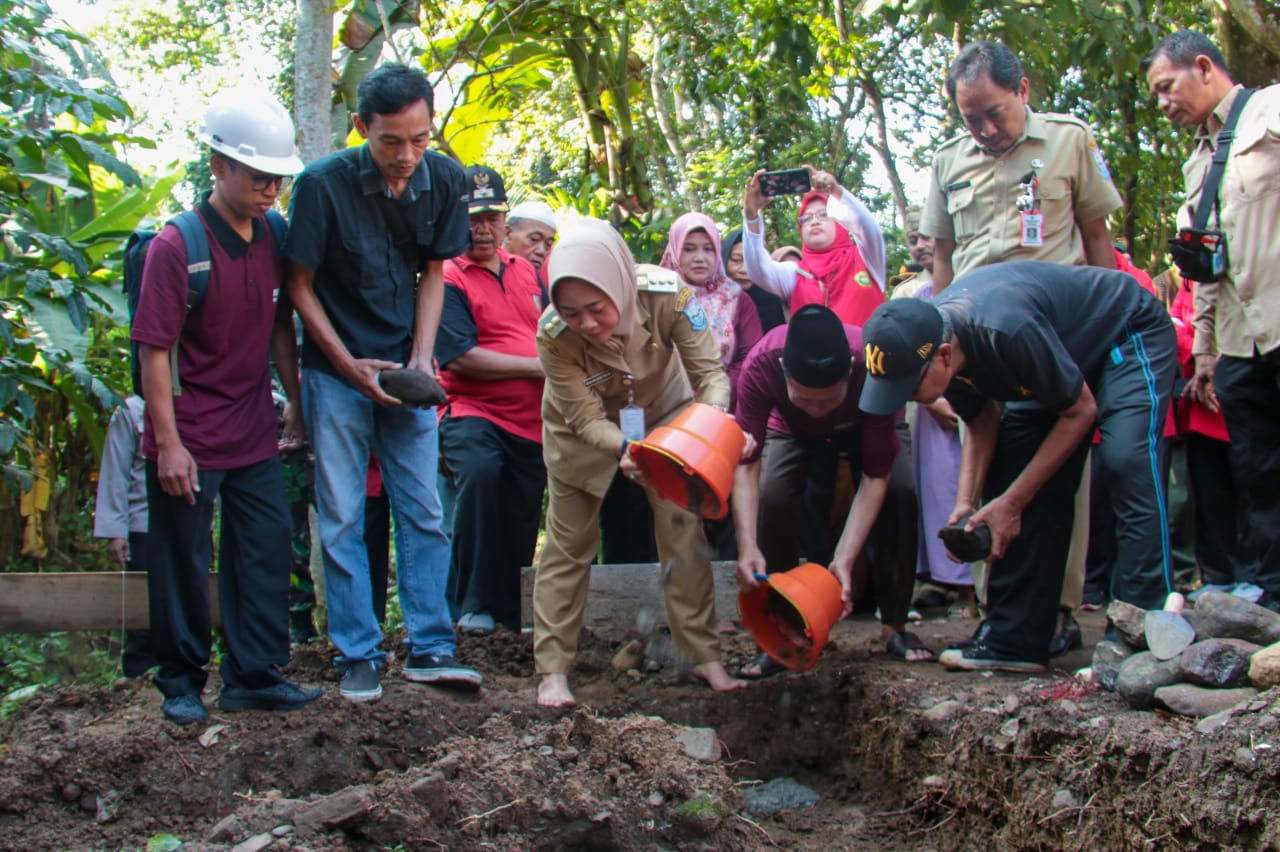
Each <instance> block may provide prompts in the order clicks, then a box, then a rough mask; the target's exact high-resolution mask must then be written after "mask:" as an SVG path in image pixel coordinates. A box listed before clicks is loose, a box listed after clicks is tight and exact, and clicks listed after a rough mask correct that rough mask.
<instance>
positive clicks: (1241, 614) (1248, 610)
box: [1195, 592, 1280, 645]
mask: <svg viewBox="0 0 1280 852" xmlns="http://www.w3.org/2000/svg"><path fill="white" fill-rule="evenodd" d="M1195 617H1196V625H1197V627H1198V628H1199V631H1200V638H1201V639H1244V640H1245V641H1246V642H1253V643H1254V644H1255V645H1270V644H1272V643H1275V642H1280V613H1276V612H1272V611H1271V610H1269V609H1267V608H1266V607H1263V606H1258V605H1257V604H1254V603H1249V602H1248V601H1246V600H1242V599H1241V598H1238V597H1236V596H1235V595H1229V594H1226V593H1225V592H1205V593H1204V594H1202V595H1201V596H1200V597H1199V599H1197V600H1196V616H1195Z"/></svg>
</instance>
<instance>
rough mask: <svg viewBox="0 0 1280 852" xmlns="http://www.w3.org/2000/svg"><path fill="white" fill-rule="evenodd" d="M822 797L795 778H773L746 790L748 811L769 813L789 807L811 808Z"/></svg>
mask: <svg viewBox="0 0 1280 852" xmlns="http://www.w3.org/2000/svg"><path fill="white" fill-rule="evenodd" d="M821 798H822V797H821V796H819V795H818V794H817V793H816V792H814V791H813V790H811V789H809V788H808V787H806V786H804V785H803V784H801V783H799V782H798V781H796V780H795V779H793V778H773V779H771V780H769V781H766V782H765V783H763V784H760V785H759V786H756V787H752V788H750V789H748V790H744V791H743V793H742V800H743V802H745V803H746V808H747V813H749V814H759V815H768V814H772V813H776V812H777V811H781V810H785V809H788V808H811V807H813V806H814V805H816V804H817V803H818V800H819V799H821Z"/></svg>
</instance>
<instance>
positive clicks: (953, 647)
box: [947, 619, 991, 651]
mask: <svg viewBox="0 0 1280 852" xmlns="http://www.w3.org/2000/svg"><path fill="white" fill-rule="evenodd" d="M990 632H991V626H990V625H989V624H987V622H986V619H983V620H982V621H980V622H978V629H977V630H974V631H973V635H972V636H970V637H969V638H968V639H961V640H960V641H959V642H952V643H951V644H950V645H948V646H947V650H948V651H959V650H961V649H963V648H968V647H969V646H970V645H974V644H976V643H978V642H981V641H983V640H984V639H986V638H987V634H988V633H990Z"/></svg>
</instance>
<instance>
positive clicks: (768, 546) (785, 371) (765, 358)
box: [732, 304, 933, 677]
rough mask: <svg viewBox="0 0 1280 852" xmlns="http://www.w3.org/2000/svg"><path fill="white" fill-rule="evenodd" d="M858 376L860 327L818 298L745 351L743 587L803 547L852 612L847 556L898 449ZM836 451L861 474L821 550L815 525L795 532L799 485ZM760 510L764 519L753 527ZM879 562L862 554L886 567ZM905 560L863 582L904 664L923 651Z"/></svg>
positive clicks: (739, 504)
mask: <svg viewBox="0 0 1280 852" xmlns="http://www.w3.org/2000/svg"><path fill="white" fill-rule="evenodd" d="M865 378H866V365H865V363H864V361H863V356H862V333H861V331H859V329H858V328H857V326H852V325H845V324H844V323H842V322H841V321H840V319H839V317H837V316H836V315H835V314H834V313H833V312H832V311H831V310H830V309H828V308H826V307H823V306H822V305H816V304H815V305H806V306H804V307H803V308H801V309H800V310H799V311H797V312H796V314H795V316H793V317H792V318H791V322H790V323H789V324H788V325H785V326H779V327H778V328H775V329H772V330H771V331H769V332H768V333H767V334H765V336H764V337H762V338H761V339H760V342H759V343H757V344H756V345H755V347H754V348H753V349H752V350H751V354H749V355H748V356H747V360H746V362H745V363H744V364H743V367H742V374H741V377H740V379H739V384H738V396H737V404H736V407H735V412H734V413H735V416H736V418H737V421H738V425H739V426H741V427H742V429H743V431H745V432H747V433H748V434H749V435H751V436H752V437H753V438H755V440H756V444H757V445H758V446H759V447H760V449H759V450H757V452H756V454H755V455H754V457H752V458H749V459H747V460H745V461H744V462H743V463H742V464H740V465H739V466H738V468H737V471H736V472H735V474H734V481H733V501H732V502H733V517H734V524H735V527H736V529H737V533H738V582H739V583H740V584H741V585H742V586H743V587H744V588H755V587H756V586H758V585H759V584H760V581H759V580H757V579H756V576H757V575H759V574H763V573H766V571H787V570H790V569H791V568H794V567H795V566H796V564H797V563H798V562H799V559H800V556H801V555H803V556H805V558H806V559H808V561H810V562H818V563H824V564H827V565H828V566H829V567H830V570H831V573H833V574H834V575H835V576H836V577H837V578H838V579H839V580H840V587H841V595H840V597H841V599H842V600H843V601H844V611H843V613H842V615H841V617H844V616H846V615H848V614H849V612H850V611H851V610H852V608H853V603H854V601H853V598H852V574H853V566H854V562H855V561H856V560H857V558H858V555H859V554H860V553H861V552H862V549H863V547H864V545H865V544H866V542H867V535H868V533H869V532H870V531H871V527H872V525H873V524H874V523H875V520H876V516H877V515H878V514H879V513H880V507H881V506H882V505H883V503H884V496H885V492H886V490H887V489H888V483H889V471H890V468H891V467H892V466H893V459H894V456H896V455H897V452H898V440H897V436H896V434H895V429H894V417H893V416H892V415H885V416H871V415H866V414H863V413H861V412H860V411H859V410H858V396H859V394H860V393H861V392H862V383H863V380H864V379H865ZM842 453H847V454H848V457H849V463H850V465H851V466H852V468H853V470H854V471H855V472H860V477H861V478H860V482H859V484H858V490H857V494H856V496H855V497H854V499H853V505H852V506H851V507H850V508H849V514H848V516H847V517H846V519H845V522H844V527H843V530H842V532H841V533H840V537H839V540H838V541H837V542H836V543H835V546H834V548H833V547H832V543H831V535H830V531H829V530H828V529H827V528H826V525H825V524H818V525H817V526H818V527H819V528H820V529H817V530H813V531H811V532H809V533H808V534H805V532H804V530H805V527H806V524H805V523H804V521H805V518H804V494H805V485H806V483H807V482H808V481H809V479H810V478H811V473H812V471H815V470H818V469H821V468H824V467H825V468H832V467H835V465H836V464H837V463H838V462H839V457H840V455H841V454H842ZM824 510H825V507H824ZM826 511H829V510H826ZM761 517H763V518H765V519H767V523H764V524H760V523H759V520H760V518H761ZM808 526H814V525H808ZM805 539H808V540H805ZM886 562H887V560H873V564H876V563H878V564H879V565H882V566H884V567H886V568H887V567H888V566H887V565H885V563H886ZM911 567H913V566H908V571H907V573H906V575H905V576H903V577H895V576H891V575H890V574H891V572H889V571H887V570H886V571H879V570H876V569H874V568H873V576H872V582H873V583H874V585H875V588H876V595H877V599H878V600H879V602H880V611H881V623H882V624H883V625H884V627H883V631H884V639H885V642H886V643H887V645H888V648H889V650H890V652H891V653H893V654H894V655H895V656H898V657H900V658H902V659H904V660H907V661H910V662H914V661H916V660H927V659H931V658H932V657H933V654H932V652H930V651H929V650H928V649H927V648H926V647H925V646H924V643H923V642H921V641H920V639H919V638H918V637H917V636H915V635H914V634H912V633H908V632H907V631H906V629H905V626H906V620H907V618H906V616H907V608H908V606H909V604H910V597H911V590H912V577H911V572H910V568H911ZM777 670H778V664H777V663H776V662H775V661H773V660H770V659H769V658H768V656H767V655H761V656H760V657H758V658H757V659H756V660H755V661H754V662H753V663H752V664H751V665H749V666H747V667H746V668H745V669H744V670H743V672H742V675H743V676H744V677H764V676H766V675H769V674H772V673H774V672H775V671H777Z"/></svg>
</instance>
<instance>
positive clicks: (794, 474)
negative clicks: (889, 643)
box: [756, 429, 915, 625]
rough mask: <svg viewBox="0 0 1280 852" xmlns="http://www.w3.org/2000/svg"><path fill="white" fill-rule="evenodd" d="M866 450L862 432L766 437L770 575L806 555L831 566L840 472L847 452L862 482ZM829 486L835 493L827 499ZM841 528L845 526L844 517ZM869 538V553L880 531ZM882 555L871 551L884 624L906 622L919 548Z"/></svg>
mask: <svg viewBox="0 0 1280 852" xmlns="http://www.w3.org/2000/svg"><path fill="white" fill-rule="evenodd" d="M861 446H862V439H861V433H860V430H858V429H852V430H849V432H848V433H842V434H841V436H840V440H839V441H838V442H836V441H831V440H826V439H822V438H797V437H795V436H793V435H788V434H785V433H783V432H777V431H773V430H770V431H769V432H768V433H766V435H765V442H764V450H763V454H762V456H761V461H760V511H759V520H758V529H757V531H756V537H757V541H758V542H759V546H760V552H761V554H763V555H764V559H765V564H766V565H767V566H768V570H769V572H770V573H772V572H775V571H789V570H791V569H792V568H794V567H796V565H797V564H799V562H800V558H801V557H803V558H804V559H805V560H806V561H808V562H816V563H817V564H819V565H828V564H830V562H831V557H832V555H833V554H834V552H835V545H836V542H837V540H838V538H837V536H835V535H833V534H832V531H831V526H832V525H831V523H830V521H831V500H832V494H833V492H834V481H835V472H836V469H837V467H838V465H839V463H840V454H841V452H842V451H844V452H847V453H848V457H849V467H850V472H851V474H852V475H853V478H854V481H855V482H857V481H858V480H859V479H860V478H861V470H862V461H861V454H860V451H861ZM907 468H908V477H907V478H908V479H910V476H909V470H910V462H909V461H908V463H907ZM891 479H892V477H891ZM824 487H826V488H828V489H829V490H827V491H826V492H825V496H824V494H823V491H822V489H823V488H824ZM888 501H889V498H888V497H886V502H888ZM840 526H841V527H842V528H843V519H841V523H840ZM912 532H913V533H914V525H913V526H912ZM868 538H869V542H868V550H873V549H874V548H872V547H871V543H872V542H871V540H874V538H875V532H874V530H873V532H872V534H871V536H869V537H868ZM879 556H880V554H877V553H869V554H868V557H869V558H868V560H867V562H868V568H869V573H870V579H871V584H872V587H873V589H874V590H875V595H876V601H877V603H878V604H879V606H880V620H881V621H882V622H883V623H884V624H891V625H899V624H903V623H905V622H906V620H907V609H908V608H909V606H910V604H911V588H912V578H913V575H914V573H915V553H914V550H913V551H912V553H911V558H910V559H905V558H904V559H901V560H894V559H892V558H878V557H879Z"/></svg>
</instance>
